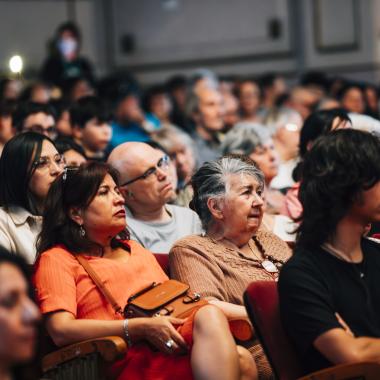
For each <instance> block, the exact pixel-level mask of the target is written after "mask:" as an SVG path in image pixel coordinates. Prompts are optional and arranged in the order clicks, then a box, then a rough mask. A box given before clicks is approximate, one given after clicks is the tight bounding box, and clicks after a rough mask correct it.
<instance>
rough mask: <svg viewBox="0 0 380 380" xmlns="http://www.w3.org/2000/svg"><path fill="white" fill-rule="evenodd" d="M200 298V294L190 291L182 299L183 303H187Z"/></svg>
mask: <svg viewBox="0 0 380 380" xmlns="http://www.w3.org/2000/svg"><path fill="white" fill-rule="evenodd" d="M200 299H201V295H200V294H199V293H192V294H187V295H186V296H185V297H184V298H183V300H182V301H183V303H184V304H189V303H193V302H198V301H199V300H200Z"/></svg>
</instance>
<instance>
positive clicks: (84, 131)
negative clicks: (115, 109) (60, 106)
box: [70, 96, 112, 161]
mask: <svg viewBox="0 0 380 380" xmlns="http://www.w3.org/2000/svg"><path fill="white" fill-rule="evenodd" d="M70 115H71V121H72V125H73V137H74V141H75V142H76V143H77V144H78V145H80V146H81V147H82V148H83V150H84V152H85V154H86V158H88V159H89V160H99V161H103V160H104V159H105V150H106V148H107V146H108V144H109V142H110V140H111V137H112V129H111V126H110V124H109V120H110V118H111V116H110V113H109V112H108V110H107V108H106V107H105V105H104V104H103V102H102V101H101V100H100V99H99V98H97V97H95V96H87V97H84V98H81V99H79V100H78V101H77V102H76V103H74V105H73V107H72V108H71V110H70Z"/></svg>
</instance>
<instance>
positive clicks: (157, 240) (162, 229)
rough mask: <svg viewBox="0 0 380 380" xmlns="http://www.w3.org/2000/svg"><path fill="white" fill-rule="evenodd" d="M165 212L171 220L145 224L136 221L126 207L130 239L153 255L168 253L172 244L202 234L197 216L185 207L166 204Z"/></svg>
mask: <svg viewBox="0 0 380 380" xmlns="http://www.w3.org/2000/svg"><path fill="white" fill-rule="evenodd" d="M165 208H166V210H167V211H168V212H169V213H170V215H171V218H170V220H169V221H165V222H146V221H142V220H137V219H135V218H134V217H133V216H132V213H131V211H130V210H129V209H128V208H127V207H126V208H125V209H126V212H127V228H128V230H129V232H130V234H131V239H132V240H136V241H137V242H138V243H140V244H141V245H142V246H143V247H145V248H147V249H149V250H150V251H151V252H153V253H169V251H170V249H171V247H172V246H173V244H174V242H175V241H177V240H178V239H181V238H183V237H185V236H187V235H193V234H200V233H201V232H202V226H201V221H200V220H199V217H198V215H197V214H196V213H195V212H194V211H192V210H190V209H188V208H187V207H180V206H175V205H169V204H167V205H166V206H165Z"/></svg>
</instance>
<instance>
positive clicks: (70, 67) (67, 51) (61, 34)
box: [40, 22, 95, 86]
mask: <svg viewBox="0 0 380 380" xmlns="http://www.w3.org/2000/svg"><path fill="white" fill-rule="evenodd" d="M81 42H82V39H81V33H80V30H79V28H78V27H77V26H76V25H75V24H74V23H72V22H65V23H63V24H61V25H60V26H59V27H58V28H57V31H56V34H55V38H54V39H53V41H52V44H51V53H50V55H49V57H48V58H47V59H46V61H45V62H44V63H43V66H42V69H41V72H40V77H41V79H42V80H43V81H45V82H47V83H49V84H53V85H56V86H62V85H63V84H64V83H65V81H67V80H69V79H73V78H79V77H82V78H86V79H87V81H89V82H90V83H93V82H94V79H95V78H94V72H93V68H92V65H91V63H90V61H88V60H87V59H86V58H84V57H82V56H80V47H81Z"/></svg>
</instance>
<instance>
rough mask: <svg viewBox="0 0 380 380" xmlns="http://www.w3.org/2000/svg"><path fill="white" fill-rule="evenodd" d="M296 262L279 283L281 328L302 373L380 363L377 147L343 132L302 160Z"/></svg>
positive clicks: (362, 136)
mask: <svg viewBox="0 0 380 380" xmlns="http://www.w3.org/2000/svg"><path fill="white" fill-rule="evenodd" d="M301 177H302V180H301V187H300V193H299V198H300V201H301V203H302V206H303V214H302V216H301V224H300V226H299V228H298V235H297V242H296V247H295V253H294V256H293V257H292V258H291V259H290V260H289V261H288V263H286V264H285V266H284V267H283V269H282V271H281V274H280V279H279V297H280V312H281V318H282V322H283V326H284V328H285V330H286V332H287V333H288V335H289V337H290V338H291V340H292V341H293V343H294V345H295V348H296V351H297V352H298V354H299V357H300V359H302V363H303V365H304V370H305V373H306V372H311V371H315V370H319V369H322V368H325V367H328V366H331V365H335V364H343V363H351V362H358V361H377V362H380V275H379V274H380V244H378V243H377V242H374V241H372V240H371V239H368V238H365V237H363V236H364V235H365V233H366V232H367V230H368V224H369V223H371V222H376V221H379V220H380V141H379V139H378V138H377V137H375V136H372V135H371V134H369V133H366V132H361V131H356V130H353V129H345V130H338V131H334V132H331V133H330V134H328V135H326V136H323V137H321V138H319V139H318V140H317V141H316V142H315V144H314V145H313V147H312V148H311V150H310V152H308V154H307V155H306V157H305V161H304V164H303V167H302V173H301Z"/></svg>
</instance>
